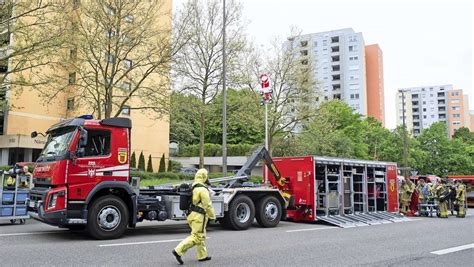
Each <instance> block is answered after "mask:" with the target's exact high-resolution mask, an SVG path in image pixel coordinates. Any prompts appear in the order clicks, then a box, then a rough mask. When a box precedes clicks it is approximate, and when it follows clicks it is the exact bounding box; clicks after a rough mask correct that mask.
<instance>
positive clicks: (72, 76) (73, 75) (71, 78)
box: [69, 72, 76, 84]
mask: <svg viewBox="0 0 474 267" xmlns="http://www.w3.org/2000/svg"><path fill="white" fill-rule="evenodd" d="M75 83H76V73H75V72H72V73H69V84H75Z"/></svg>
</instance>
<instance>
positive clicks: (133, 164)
mask: <svg viewBox="0 0 474 267" xmlns="http://www.w3.org/2000/svg"><path fill="white" fill-rule="evenodd" d="M130 168H133V169H135V168H137V158H136V156H135V151H133V153H132V156H131V157H130Z"/></svg>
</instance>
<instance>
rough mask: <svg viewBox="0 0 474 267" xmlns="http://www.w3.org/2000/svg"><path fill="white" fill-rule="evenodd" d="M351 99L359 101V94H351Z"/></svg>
mask: <svg viewBox="0 0 474 267" xmlns="http://www.w3.org/2000/svg"><path fill="white" fill-rule="evenodd" d="M351 99H359V94H351Z"/></svg>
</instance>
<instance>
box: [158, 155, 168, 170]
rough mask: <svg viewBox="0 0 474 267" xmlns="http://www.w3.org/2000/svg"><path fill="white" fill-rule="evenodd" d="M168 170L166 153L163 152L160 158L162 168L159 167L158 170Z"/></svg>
mask: <svg viewBox="0 0 474 267" xmlns="http://www.w3.org/2000/svg"><path fill="white" fill-rule="evenodd" d="M165 171H166V163H165V154H164V153H163V156H161V159H160V168H159V169H158V172H165Z"/></svg>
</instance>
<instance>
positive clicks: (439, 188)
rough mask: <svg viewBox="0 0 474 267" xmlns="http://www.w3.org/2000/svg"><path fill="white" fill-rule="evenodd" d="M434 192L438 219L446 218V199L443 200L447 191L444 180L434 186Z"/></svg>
mask: <svg viewBox="0 0 474 267" xmlns="http://www.w3.org/2000/svg"><path fill="white" fill-rule="evenodd" d="M434 191H435V192H436V197H437V198H438V202H439V203H438V207H439V217H440V218H448V199H447V197H446V198H444V196H445V194H446V193H447V191H448V189H447V188H446V180H444V179H442V180H441V182H440V183H438V184H437V185H436V186H435V188H434Z"/></svg>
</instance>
